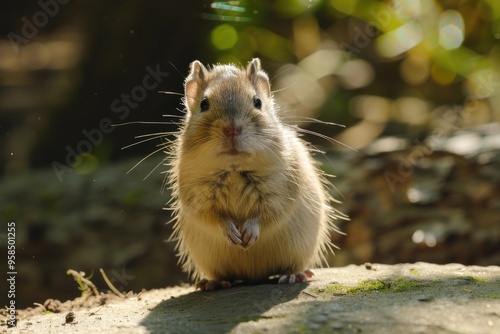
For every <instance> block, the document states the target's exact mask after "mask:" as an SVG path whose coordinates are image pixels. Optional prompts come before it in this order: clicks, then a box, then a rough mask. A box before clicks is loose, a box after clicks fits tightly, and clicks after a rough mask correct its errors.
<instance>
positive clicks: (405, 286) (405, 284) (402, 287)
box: [391, 280, 425, 292]
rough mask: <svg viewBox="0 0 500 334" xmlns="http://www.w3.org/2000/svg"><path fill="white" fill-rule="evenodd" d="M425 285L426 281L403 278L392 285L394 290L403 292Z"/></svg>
mask: <svg viewBox="0 0 500 334" xmlns="http://www.w3.org/2000/svg"><path fill="white" fill-rule="evenodd" d="M423 286H425V284H424V283H422V282H419V281H415V280H403V281H400V282H398V283H397V284H395V285H394V286H393V287H391V290H392V291H396V292H401V291H407V290H412V289H418V288H421V287H423Z"/></svg>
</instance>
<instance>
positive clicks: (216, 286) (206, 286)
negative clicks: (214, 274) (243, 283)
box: [195, 279, 232, 291]
mask: <svg viewBox="0 0 500 334" xmlns="http://www.w3.org/2000/svg"><path fill="white" fill-rule="evenodd" d="M231 286H232V285H231V283H230V282H228V281H216V280H211V281H209V280H207V279H202V280H201V281H199V282H198V283H196V285H195V287H196V289H200V290H201V291H213V290H220V289H227V288H230V287H231Z"/></svg>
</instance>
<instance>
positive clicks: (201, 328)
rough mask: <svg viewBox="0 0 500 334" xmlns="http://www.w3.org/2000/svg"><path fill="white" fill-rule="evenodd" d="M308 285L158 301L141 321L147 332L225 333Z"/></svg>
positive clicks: (249, 288)
mask: <svg viewBox="0 0 500 334" xmlns="http://www.w3.org/2000/svg"><path fill="white" fill-rule="evenodd" d="M307 286H308V285H307V284H294V285H278V284H264V285H250V286H249V285H245V286H239V287H235V288H231V289H227V290H219V291H213V292H201V291H196V292H193V293H190V294H187V295H183V296H180V297H177V298H172V299H169V300H165V301H162V302H161V303H159V304H158V305H157V306H156V307H154V308H153V309H152V310H151V312H150V313H149V314H148V315H147V316H146V317H145V318H144V319H143V320H142V321H141V323H140V324H141V325H142V326H144V327H146V328H147V330H148V331H149V332H150V333H199V332H204V333H214V332H215V333H225V332H229V331H230V330H231V329H232V328H234V327H236V326H237V325H238V324H241V323H245V322H250V321H256V320H259V319H261V318H262V314H263V313H264V312H266V311H267V310H269V309H271V308H273V307H275V306H277V305H279V304H283V303H286V302H288V301H291V300H293V299H295V298H297V296H298V295H299V294H300V292H301V291H302V290H304V289H305V288H306V287H307Z"/></svg>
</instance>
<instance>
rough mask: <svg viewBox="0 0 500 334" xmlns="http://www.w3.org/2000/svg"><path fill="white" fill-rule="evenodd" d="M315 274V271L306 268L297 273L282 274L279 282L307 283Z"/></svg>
mask: <svg viewBox="0 0 500 334" xmlns="http://www.w3.org/2000/svg"><path fill="white" fill-rule="evenodd" d="M313 276H316V274H315V273H314V271H312V270H310V269H306V270H304V271H303V272H300V273H297V274H290V275H282V276H281V277H280V278H279V280H278V284H295V283H306V282H307V279H308V278H311V277H313Z"/></svg>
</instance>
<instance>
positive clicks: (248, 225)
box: [241, 218, 260, 249]
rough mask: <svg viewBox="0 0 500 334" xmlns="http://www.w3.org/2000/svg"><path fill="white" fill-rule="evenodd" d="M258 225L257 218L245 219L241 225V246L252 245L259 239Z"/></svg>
mask: <svg viewBox="0 0 500 334" xmlns="http://www.w3.org/2000/svg"><path fill="white" fill-rule="evenodd" d="M259 235H260V227H259V219H258V218H252V219H249V220H247V221H246V222H245V223H244V224H243V226H242V227H241V239H242V241H243V247H244V248H245V249H247V248H248V247H250V246H252V245H253V244H254V243H255V242H256V241H257V239H259Z"/></svg>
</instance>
